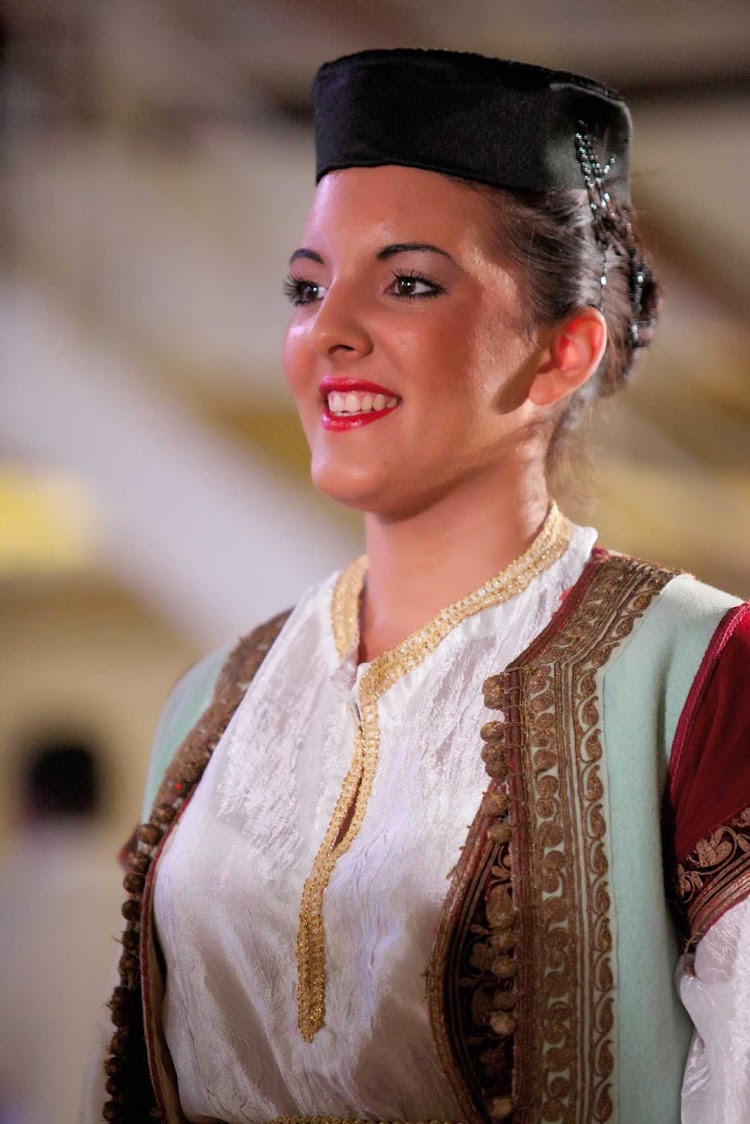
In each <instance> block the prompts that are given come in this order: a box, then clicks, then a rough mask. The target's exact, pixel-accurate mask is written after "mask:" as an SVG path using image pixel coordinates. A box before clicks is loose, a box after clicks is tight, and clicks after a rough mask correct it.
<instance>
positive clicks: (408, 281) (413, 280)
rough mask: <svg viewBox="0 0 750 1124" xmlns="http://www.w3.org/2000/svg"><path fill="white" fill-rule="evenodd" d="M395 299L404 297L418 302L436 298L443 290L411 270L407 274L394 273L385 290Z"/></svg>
mask: <svg viewBox="0 0 750 1124" xmlns="http://www.w3.org/2000/svg"><path fill="white" fill-rule="evenodd" d="M386 292H387V293H391V294H392V295H393V296H396V297H405V298H406V299H407V300H418V299H420V298H424V297H437V296H439V294H440V293H444V292H445V289H444V288H443V286H442V285H439V284H438V283H437V281H430V280H429V279H428V278H427V277H424V276H423V275H422V274H421V273H417V272H416V270H412V271H411V272H409V273H394V274H393V280H392V281H391V283H390V285H389V286H388V288H387V289H386Z"/></svg>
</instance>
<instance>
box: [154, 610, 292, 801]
mask: <svg viewBox="0 0 750 1124" xmlns="http://www.w3.org/2000/svg"><path fill="white" fill-rule="evenodd" d="M291 612H292V610H291V609H287V610H285V611H284V612H282V613H278V614H277V615H276V616H275V617H271V619H270V620H268V621H264V622H263V623H262V624H260V625H258V626H257V627H256V628H254V629H253V630H252V631H251V632H248V633H247V634H246V635H244V636H242V637H241V639H240V640H239V641H237V642H235V643H228V644H224V645H222V646H221V647H220V648H217V649H216V650H215V651H213V652H211V653H210V654H209V655H207V656H205V657H204V658H203V659H201V660H199V661H198V663H196V664H194V665H193V666H192V667H191V668H189V669H188V670H187V671H186V672H185V674H184V675H182V676H181V678H180V679H179V680H178V681H177V683H176V684H175V686H174V687H173V689H172V691H171V693H170V695H169V698H168V699H167V702H166V705H165V707H164V710H163V712H162V716H161V719H160V721H159V725H158V727H157V731H156V737H155V739H154V744H153V748H152V751H151V759H150V762H149V768H148V774H147V777H146V785H145V790H144V795H143V807H142V813H141V818H142V819H146V818H147V816H148V813H149V811H150V809H151V807H152V805H153V803H154V800H155V798H156V794H157V792H158V791H159V787H160V785H161V782H162V779H163V778H164V775H165V773H166V771H167V769H168V768H169V766H170V764H171V762H172V760H173V759H174V757H175V754H176V753H177V751H178V750H179V748H180V746H181V745H182V743H183V742H184V741H185V739H186V738H187V736H188V734H189V733H190V731H191V730H192V729H193V728H194V727H195V726H196V724H197V723H198V721H199V720H200V718H201V716H202V715H203V714H204V713H205V712H206V710H207V709H208V707H209V706H210V705H211V703H212V702H213V701H214V700H216V699H220V700H221V701H222V702H223V703H225V704H226V705H228V706H229V707H231V706H232V703H233V702H234V701H235V699H236V700H237V701H239V698H241V696H242V694H243V693H244V691H245V690H246V689H247V686H248V685H249V683H250V682H251V681H252V679H253V676H254V675H255V673H256V672H257V670H258V668H259V667H260V665H261V663H262V662H263V659H264V658H265V656H266V654H267V652H268V651H269V649H270V647H271V645H272V644H273V642H274V641H275V639H276V638H277V636H278V635H279V633H280V632H281V630H282V628H283V627H284V624H285V623H286V621H287V620H288V618H289V616H290V614H291ZM235 705H236V703H235Z"/></svg>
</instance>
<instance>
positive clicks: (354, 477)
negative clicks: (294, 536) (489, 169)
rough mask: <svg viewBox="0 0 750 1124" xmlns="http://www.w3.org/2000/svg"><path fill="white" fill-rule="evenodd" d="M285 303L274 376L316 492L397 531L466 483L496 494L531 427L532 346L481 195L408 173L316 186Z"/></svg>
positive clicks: (385, 172) (349, 176)
mask: <svg viewBox="0 0 750 1124" xmlns="http://www.w3.org/2000/svg"><path fill="white" fill-rule="evenodd" d="M287 290H288V293H289V296H290V298H291V300H292V303H293V305H294V311H293V314H292V319H291V322H290V324H289V328H288V330H287V333H286V337H285V343H284V365H285V370H286V375H287V378H288V380H289V384H290V386H291V388H292V392H293V394H294V397H295V399H296V402H297V407H298V409H299V413H300V417H301V419H302V424H303V426H304V429H305V433H306V435H307V439H308V441H309V443H310V449H311V452H312V476H313V480H314V482H315V484H316V486H317V487H318V488H319V489H320V491H322V492H324V493H326V494H327V495H329V496H331V497H333V498H334V499H336V500H338V501H339V502H341V503H345V504H348V505H350V506H353V507H356V508H359V509H361V510H363V511H367V512H372V513H374V514H377V515H381V516H383V517H393V518H398V517H403V516H406V515H409V514H414V513H416V512H418V511H420V510H422V509H424V508H425V507H426V506H429V505H430V504H432V503H435V502H436V501H438V500H439V499H440V498H441V497H443V496H445V495H446V494H447V493H448V492H450V491H451V490H453V489H456V488H460V487H461V485H462V484H463V483H464V482H465V481H467V480H470V479H472V478H473V477H475V476H476V475H477V474H489V475H491V476H493V477H494V478H495V479H496V480H497V483H498V486H502V484H503V476H504V474H506V473H508V472H509V471H511V467H512V465H513V463H514V462H515V461H517V458H518V453H519V448H520V446H521V445H522V444H523V443H524V441H525V439H526V438H527V437H528V435H529V432H530V428H531V427H530V423H531V422H532V421H533V420H535V411H536V407H534V406H533V405H532V404H531V403H530V402H529V401H528V400H527V392H528V388H529V384H530V381H531V379H532V378H533V375H534V371H535V362H536V359H537V355H538V345H537V344H536V342H535V340H534V339H533V338H530V335H529V333H528V332H527V331H525V330H524V317H523V304H522V293H521V290H520V287H519V283H518V282H517V280H516V279H515V278H514V276H513V275H512V274H511V273H510V272H508V271H507V270H506V269H505V268H503V266H502V264H500V263H499V261H498V258H497V251H493V245H492V232H491V225H490V212H489V208H488V204H487V203H486V201H485V200H484V199H483V198H482V197H481V195H479V194H478V193H476V192H474V191H472V190H471V189H470V188H468V187H466V186H464V185H462V184H460V183H456V182H454V181H453V180H450V179H448V178H446V177H444V176H440V175H436V174H435V173H432V172H425V171H421V170H419V169H415V168H401V167H396V166H392V165H389V166H385V167H379V168H349V169H346V170H344V171H341V172H334V173H331V174H329V175H327V176H325V177H324V178H323V180H322V181H321V182H320V184H319V186H318V189H317V192H316V195H315V201H314V203H313V206H312V209H311V211H310V214H309V216H308V219H307V224H306V226H305V232H304V236H303V238H302V242H301V245H300V248H299V249H298V250H296V251H295V253H294V254H293V256H292V261H291V269H290V276H289V279H288V281H287Z"/></svg>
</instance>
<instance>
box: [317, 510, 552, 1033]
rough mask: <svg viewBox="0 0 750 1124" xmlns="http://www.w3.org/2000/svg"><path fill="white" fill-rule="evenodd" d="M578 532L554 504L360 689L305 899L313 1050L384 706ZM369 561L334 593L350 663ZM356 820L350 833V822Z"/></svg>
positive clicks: (377, 664) (376, 664)
mask: <svg viewBox="0 0 750 1124" xmlns="http://www.w3.org/2000/svg"><path fill="white" fill-rule="evenodd" d="M570 536H571V525H570V523H569V522H568V520H567V519H565V518H564V516H563V515H561V513H560V511H559V510H558V508H557V506H556V505H555V504H553V505H552V507H551V508H550V512H549V514H548V516H547V518H546V520H545V522H544V526H543V527H542V529H541V531H540V532H539V534H538V535H537V537H536V538H535V539H534V542H533V543H532V544H531V546H530V547H529V549H528V550H527V551H526V552H525V553H524V554H522V555H521V556H520V557H519V558H517V559H516V560H515V561H514V562H511V564H510V565H509V566H508V567H507V568H506V569H505V570H503V571H502V572H501V573H500V574H498V575H497V576H496V577H494V578H492V579H491V580H490V581H488V582H486V583H485V584H484V585H483V586H482V587H481V588H480V589H478V590H476V591H475V592H474V593H470V594H469V595H468V596H466V597H464V598H462V599H461V600H460V601H456V602H455V603H454V604H452V605H449V606H448V607H447V608H446V609H443V610H442V612H441V613H439V614H438V616H436V617H435V618H434V619H433V620H432V621H430V622H429V624H427V625H425V626H424V628H421V629H419V630H418V631H416V632H413V633H411V635H409V636H407V638H406V639H405V640H404V641H403V642H402V643H401V644H399V645H398V646H397V647H396V648H392V649H390V650H389V651H387V652H384V653H383V654H382V655H381V656H378V658H377V659H375V660H373V662H372V663H371V664H370V666H369V667H368V668H367V670H366V671H365V673H364V674H363V676H362V679H361V681H360V684H359V714H360V721H359V723H357V724H356V725H355V732H354V752H353V755H352V763H351V766H350V768H349V771H348V773H347V775H346V777H345V779H344V783H343V785H342V788H341V793H340V795H339V798H338V800H337V801H336V807H335V808H334V811H333V815H332V817H331V821H330V823H329V825H328V829H327V831H326V833H325V837H324V839H323V842H322V844H321V846H320V849H319V851H318V853H317V855H316V857H315V861H314V863H313V867H312V871H311V873H310V875H309V877H308V878H307V881H306V882H305V886H304V889H303V891H302V903H301V906H300V915H299V930H298V935H297V1025H298V1026H299V1030H300V1033H301V1035H302V1037H303V1038H304V1039H305V1041H306V1042H311V1041H312V1040H313V1038H314V1037H315V1035H316V1034H317V1032H318V1031H319V1030H320V1028H321V1027H322V1026H323V1023H324V1021H325V939H324V929H323V896H324V893H325V889H326V886H327V885H328V882H329V879H330V877H331V873H332V871H333V868H334V867H335V865H336V862H337V861H338V859H339V858H340V857H341V855H343V854H344V853H345V852H346V851H347V850H348V849H349V847H350V846H351V844H352V842H353V840H354V839H355V838H356V836H357V834H358V832H359V830H360V827H361V826H362V820H363V819H364V815H365V811H366V809H367V802H368V800H369V797H370V792H371V789H372V783H373V779H374V776H375V770H376V768H377V763H378V750H379V743H380V731H379V726H378V701H379V699H380V697H381V696H382V695H383V694H384V693H385V692H386V691H387V690H388V689H389V687H392V686H393V685H394V684H395V683H397V682H398V680H399V679H401V678H403V676H404V675H406V674H408V673H409V672H410V671H413V670H414V669H415V668H416V667H418V666H419V665H420V664H421V663H422V662H423V661H424V660H425V659H426V657H427V656H428V655H429V654H430V653H431V652H433V651H434V650H435V648H437V646H438V644H440V642H441V641H442V640H444V639H445V637H446V636H448V634H449V633H450V632H451V631H452V630H453V629H454V628H455V627H456V626H457V625H459V624H460V623H461V622H462V621H464V620H466V619H467V618H468V617H470V616H473V615H474V614H475V613H479V612H481V611H482V610H483V609H487V608H489V607H491V606H494V605H500V604H502V603H503V602H505V601H509V600H510V599H511V598H512V597H515V596H517V595H518V594H520V593H522V592H523V591H524V590H525V589H526V588H527V586H528V585H529V584H530V583H531V581H532V580H533V579H534V578H535V577H536V576H537V575H538V574H541V573H542V572H543V571H544V570H547V569H548V568H549V567H550V566H552V565H553V563H554V562H556V561H557V560H558V559H559V558H560V557H562V555H563V554H564V553H565V551H566V550H567V548H568V545H569V543H570ZM366 570H367V559H366V557H364V556H363V557H362V558H359V559H357V561H356V562H353V563H352V564H351V565H350V566H349V567H347V569H346V570H344V571H343V573H342V574H341V576H340V577H339V580H338V582H337V583H336V587H335V589H334V592H333V599H332V604H331V619H332V627H333V634H334V638H335V641H336V648H337V650H338V654H339V658H340V659H342V660H343V659H345V658H346V656H348V655H349V653H350V652H351V651H352V649H353V648H354V646H355V644H356V643H357V640H358V637H359V610H360V601H361V594H362V588H363V584H364V580H365V574H366ZM350 815H351V820H350V822H349V825H348V827H346V830H344V826H345V824H346V822H347V817H348V816H350Z"/></svg>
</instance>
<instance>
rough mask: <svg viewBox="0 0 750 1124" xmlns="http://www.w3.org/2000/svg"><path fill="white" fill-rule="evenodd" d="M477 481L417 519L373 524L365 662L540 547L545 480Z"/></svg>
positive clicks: (373, 520) (373, 519) (369, 527)
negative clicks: (532, 547) (537, 544)
mask: <svg viewBox="0 0 750 1124" xmlns="http://www.w3.org/2000/svg"><path fill="white" fill-rule="evenodd" d="M491 483H492V487H488V484H487V482H486V481H482V480H470V481H466V482H464V484H463V485H462V486H461V487H460V488H458V489H455V490H453V491H452V492H451V493H450V495H448V496H445V497H443V498H442V499H441V500H440V501H438V502H437V503H434V504H432V505H430V507H429V508H426V509H425V510H423V511H420V512H419V513H418V514H415V515H411V516H409V517H408V518H404V519H399V520H384V519H382V518H379V517H377V516H375V515H368V516H367V519H366V535H367V555H368V571H367V592H366V597H365V606H364V619H363V627H362V646H361V651H360V656H361V658H362V659H366V660H371V659H375V658H376V657H377V656H378V655H380V654H381V653H382V652H384V651H386V650H387V649H388V648H393V647H395V646H396V645H397V644H399V643H400V642H401V641H402V640H404V639H405V638H406V637H407V636H408V635H409V634H410V633H412V632H414V631H416V630H417V629H418V628H421V627H422V626H423V625H425V624H427V623H428V621H430V620H432V619H433V617H435V616H437V614H438V613H439V612H440V611H441V610H442V609H444V608H445V607H446V606H447V605H451V604H452V603H453V602H454V601H459V600H460V599H461V598H462V597H465V596H466V595H467V594H468V593H471V592H472V591H473V590H474V589H478V588H479V587H480V586H481V585H483V584H484V583H485V582H486V581H488V580H489V579H490V578H492V577H494V576H495V575H496V574H498V573H500V571H501V570H504V569H505V568H506V567H507V566H509V565H510V563H511V562H513V561H514V560H515V559H516V558H518V557H519V556H520V555H521V554H523V553H524V551H525V550H527V549H528V547H529V546H530V545H531V543H532V542H533V541H534V539H535V537H536V535H537V534H538V533H539V530H540V529H541V527H542V524H543V523H544V519H545V517H546V515H547V511H548V509H549V503H550V501H549V495H548V493H547V487H546V481H545V480H544V477H543V474H540V476H539V477H538V478H531V479H530V478H529V477H528V475H524V476H522V477H521V478H519V479H518V480H517V481H515V482H512V481H511V482H508V481H503V482H502V487H501V486H500V484H499V483H498V481H496V480H494V481H492V482H491Z"/></svg>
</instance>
